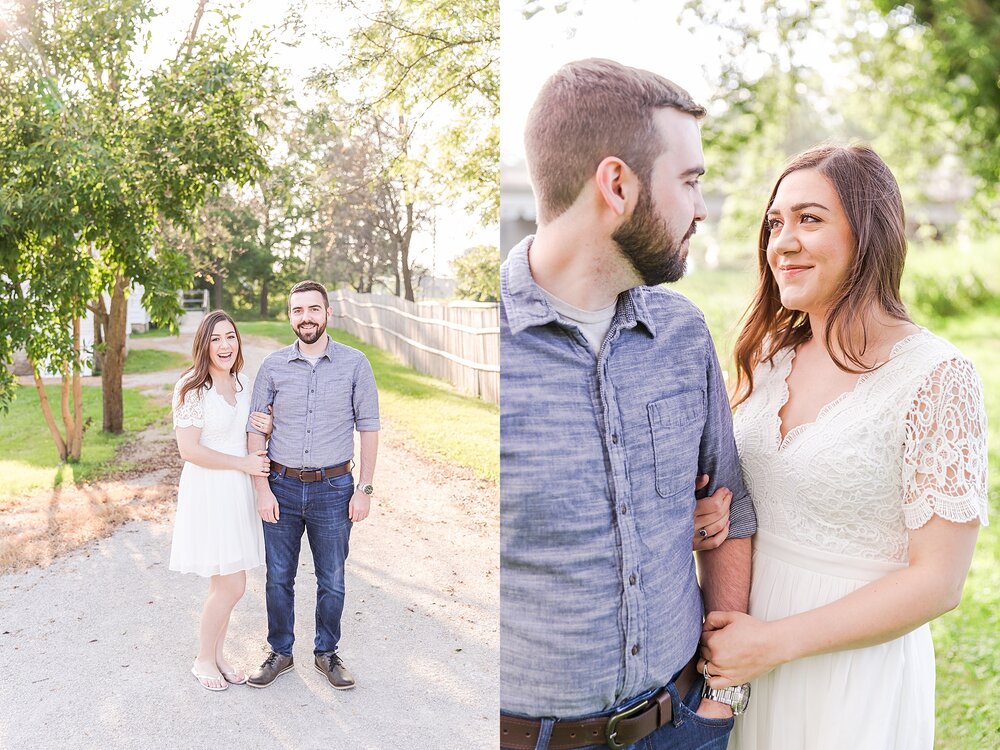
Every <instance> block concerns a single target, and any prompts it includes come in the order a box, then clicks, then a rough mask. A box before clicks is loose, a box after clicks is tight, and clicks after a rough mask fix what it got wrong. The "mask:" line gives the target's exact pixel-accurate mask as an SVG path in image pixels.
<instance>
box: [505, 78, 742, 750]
mask: <svg viewBox="0 0 1000 750" xmlns="http://www.w3.org/2000/svg"><path fill="white" fill-rule="evenodd" d="M704 114H705V112H704V110H703V109H702V108H701V107H699V106H698V105H697V104H695V103H694V102H693V101H692V100H691V98H690V96H689V95H688V94H687V92H685V91H684V90H683V89H681V88H679V87H678V86H676V85H675V84H673V83H671V82H670V81H667V80H666V79H664V78H661V77H660V76H658V75H655V74H653V73H650V72H647V71H641V70H636V69H633V68H628V67H625V66H622V65H619V64H617V63H614V62H612V61H609V60H584V61H580V62H576V63H570V64H569V65H566V66H564V67H563V68H562V69H560V70H559V71H558V72H557V73H556V74H555V75H554V76H553V77H552V78H550V79H549V80H548V81H547V82H546V84H545V86H544V87H543V89H542V91H541V92H540V93H539V95H538V98H537V100H536V102H535V105H534V107H533V109H532V112H531V115H530V117H529V122H528V126H527V130H526V134H525V146H526V155H527V161H528V168H529V170H530V173H531V178H532V183H533V186H534V189H535V197H536V201H537V206H538V232H537V234H536V235H535V236H534V237H528V238H526V239H525V240H524V241H523V242H522V243H521V244H519V245H518V246H517V247H516V248H514V249H513V250H512V251H511V253H510V256H509V257H508V259H507V260H506V262H505V263H504V265H503V267H502V270H501V281H500V287H501V334H500V343H501V394H502V398H501V412H500V430H501V440H500V461H501V463H500V472H501V481H500V493H501V558H500V561H501V579H500V580H501V587H500V591H501V605H500V607H501V615H500V617H501V619H500V627H501V689H500V700H501V707H502V716H501V737H500V744H501V746H503V747H509V748H519V749H520V748H526V749H527V748H542V749H543V750H544V748H546V747H551V748H553V749H555V750H561V749H562V748H577V747H591V746H611V747H626V746H628V747H633V746H634V747H642V748H672V749H674V748H689V747H690V748H694V747H704V748H724V747H725V745H726V742H727V739H728V734H729V731H730V729H731V728H732V722H733V718H732V715H733V710H734V709H735V710H736V711H739V710H741V708H742V707H743V704H744V703H745V700H746V695H745V690H742V691H741V690H740V689H737V688H730V689H729V692H727V694H725V695H722V694H716V693H712V694H711V695H709V696H708V697H706V698H705V699H704V700H702V696H701V692H702V683H703V679H702V677H701V675H698V674H697V671H696V669H695V659H696V655H695V652H696V649H697V646H698V639H699V636H700V634H701V626H702V617H703V613H704V611H705V609H706V608H707V609H708V610H737V611H744V612H745V611H746V608H747V601H748V595H749V581H750V539H749V537H750V536H751V535H752V534H753V533H754V531H755V530H756V519H755V517H754V513H753V506H752V503H751V500H750V497H749V495H748V493H747V491H746V489H745V488H744V485H743V481H742V477H741V474H740V469H739V462H738V459H737V456H736V448H735V443H734V440H733V435H732V418H731V412H730V408H729V402H728V399H727V396H726V390H725V384H724V382H723V378H722V374H721V371H720V369H719V364H718V361H717V359H716V356H715V350H714V347H713V345H712V340H711V337H710V335H709V332H708V328H707V326H706V324H705V320H704V317H703V316H702V314H701V313H700V311H699V310H698V309H697V308H696V307H695V306H694V305H692V304H691V303H690V302H689V301H688V300H687V299H685V298H684V297H682V296H681V295H679V294H677V293H675V292H672V291H669V290H667V289H664V288H661V287H657V288H653V287H655V286H656V285H658V284H662V283H663V282H668V281H676V280H677V279H679V278H680V277H681V275H682V274H683V271H684V264H685V259H686V256H687V249H688V240H689V238H690V237H691V235H692V234H693V233H694V232H695V228H696V225H697V222H699V221H701V220H703V219H704V218H705V216H706V209H705V203H704V200H703V198H702V195H701V190H700V186H699V177H700V176H701V175H702V174H703V173H704V171H705V170H704V157H703V155H702V149H701V134H700V131H699V129H698V118H700V117H702V116H704ZM703 474H707V475H709V477H710V485H709V487H708V488H706V492H715V491H716V489H717V488H719V487H727V488H729V490H731V492H732V502H731V506H730V519H729V523H730V526H729V532H728V538H727V540H726V541H725V542H723V543H722V544H721V545H720V546H718V548H716V549H714V550H712V551H706V552H699V553H698V555H699V560H698V563H699V564H698V568H699V569H700V574H701V589H699V586H698V579H697V577H696V569H695V560H694V557H693V555H692V551H691V539H692V525H693V524H692V518H693V517H694V510H695V490H694V487H695V481H696V478H697V477H700V476H702V475H703ZM703 599H704V601H703ZM721 692H725V691H720V693H721ZM709 698H716V699H717V700H710V699H709ZM637 743H640V744H637Z"/></svg>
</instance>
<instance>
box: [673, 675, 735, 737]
mask: <svg viewBox="0 0 1000 750" xmlns="http://www.w3.org/2000/svg"><path fill="white" fill-rule="evenodd" d="M703 684H704V680H702V679H701V678H699V679H697V680H695V684H694V686H693V687H692V688H691V690H690V691H689V692H688V694H687V695H686V696H684V700H683V701H681V705H680V709H679V710H678V714H679V715H680V717H681V719H682V720H683V721H692V722H694V723H695V724H698V725H700V726H702V727H705V728H706V729H716V730H720V731H719V736H722V734H728V733H729V731H730V730H731V729H732V728H733V724H735V718H736V717H734V716H730V717H729V718H728V719H712V718H709V717H708V716H701V715H700V714H698V707H699V706H700V705H701V701H702V697H701V688H702V685H703Z"/></svg>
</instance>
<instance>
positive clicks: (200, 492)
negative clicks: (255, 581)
mask: <svg viewBox="0 0 1000 750" xmlns="http://www.w3.org/2000/svg"><path fill="white" fill-rule="evenodd" d="M180 385H181V384H180V383H178V384H177V386H176V387H175V388H174V427H175V428H177V427H190V426H191V425H194V426H196V427H200V428H201V439H200V440H199V442H200V443H201V444H202V445H204V446H205V447H206V448H211V449H212V450H216V451H219V452H220V453H228V454H230V455H233V456H245V455H246V454H247V434H246V424H247V418H248V417H249V415H250V388H249V386H248V384H247V383H246V382H243V390H237V392H236V406H232V405H231V404H230V403H229V402H227V401H226V400H225V399H224V398H223V397H222V396H220V395H219V393H218V392H217V391H216V390H215V389H214V388H211V389H206V388H201V389H196V390H193V391H188V393H187V394H186V395H185V397H184V403H179V402H178V395H179V393H180ZM261 523H262V522H261V520H260V517H259V516H258V515H257V507H256V499H255V496H254V490H253V485H252V483H251V479H250V475H249V474H246V473H244V472H242V471H232V470H228V469H206V468H204V467H202V466H198V465H196V464H193V463H191V462H190V461H188V462H185V464H184V469H183V470H182V471H181V479H180V484H179V486H178V488H177V515H176V518H175V520H174V536H173V543H172V545H171V548H170V569H171V570H178V571H180V572H182V573H197V574H198V575H200V576H206V577H207V576H213V575H228V574H229V573H236V572H237V571H240V570H248V569H250V568H254V567H257V566H258V565H263V564H264V531H263V528H262V526H261Z"/></svg>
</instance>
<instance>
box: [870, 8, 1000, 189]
mask: <svg viewBox="0 0 1000 750" xmlns="http://www.w3.org/2000/svg"><path fill="white" fill-rule="evenodd" d="M873 3H874V5H875V7H877V8H878V9H879V10H880V11H882V13H884V14H886V16H887V17H888V18H889V19H890V22H891V23H892V24H893V25H894V26H897V27H902V28H908V29H909V30H910V31H916V30H919V31H921V32H923V31H926V34H925V37H926V40H925V43H926V48H927V51H928V53H929V57H930V61H931V65H929V66H927V68H926V69H924V71H923V75H922V76H921V79H920V80H921V81H922V82H923V86H924V90H925V92H926V96H925V97H924V98H926V99H927V100H929V101H932V102H935V103H936V104H938V105H939V107H940V108H942V109H944V110H946V111H947V112H948V113H949V114H950V116H951V119H952V121H953V122H954V123H956V124H959V125H960V127H958V128H956V135H957V137H958V138H959V139H960V142H961V145H962V149H961V150H962V151H963V152H964V153H965V154H966V164H967V165H968V166H969V169H970V170H971V171H972V172H973V173H975V174H977V175H978V176H979V177H981V178H982V180H983V188H985V189H986V190H987V191H988V195H987V196H985V197H986V198H987V199H995V198H996V195H997V189H998V187H1000V6H998V5H997V3H996V2H992V1H991V0H908V1H907V2H906V3H902V2H898V0H873ZM928 72H930V73H931V75H928V74H927V73H928Z"/></svg>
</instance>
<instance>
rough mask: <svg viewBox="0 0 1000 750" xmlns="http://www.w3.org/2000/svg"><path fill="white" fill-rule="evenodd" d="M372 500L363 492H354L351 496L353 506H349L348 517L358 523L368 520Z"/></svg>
mask: <svg viewBox="0 0 1000 750" xmlns="http://www.w3.org/2000/svg"><path fill="white" fill-rule="evenodd" d="M371 504H372V499H371V497H369V496H368V495H366V494H365V493H364V492H362V491H361V490H354V494H353V495H352V496H351V504H350V505H348V506H347V517H348V518H350V519H351V520H352V521H354V522H355V523H357V522H358V521H364V520H365V519H366V518H368V511H369V510H370V509H371Z"/></svg>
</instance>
